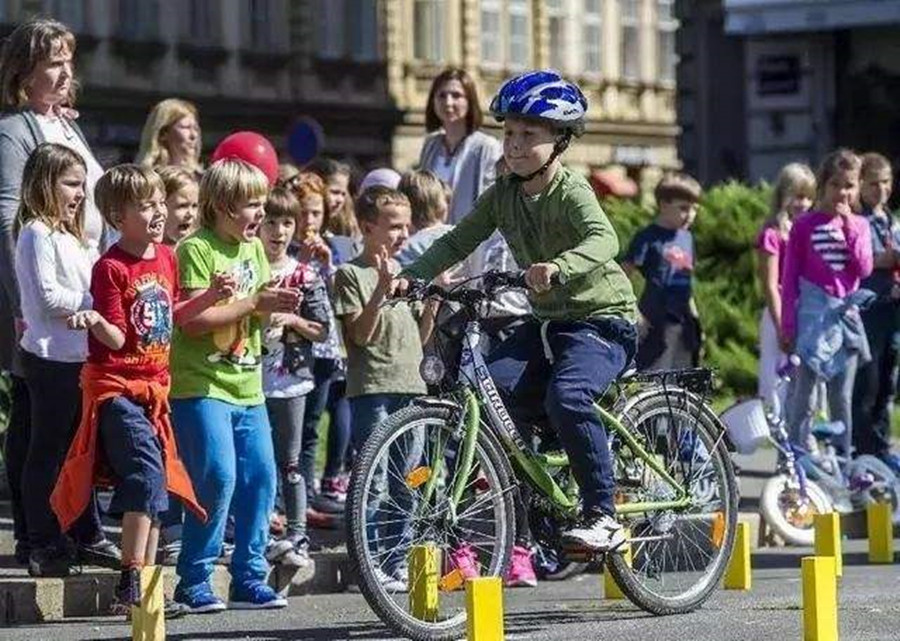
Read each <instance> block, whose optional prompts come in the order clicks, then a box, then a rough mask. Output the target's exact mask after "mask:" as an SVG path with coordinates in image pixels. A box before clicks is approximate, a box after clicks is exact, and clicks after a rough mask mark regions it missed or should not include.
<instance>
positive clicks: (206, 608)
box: [174, 583, 227, 614]
mask: <svg viewBox="0 0 900 641" xmlns="http://www.w3.org/2000/svg"><path fill="white" fill-rule="evenodd" d="M174 596H175V598H174V601H175V602H176V603H178V604H180V605H181V606H182V608H183V609H184V610H185V611H186V612H187V613H188V614H205V613H207V612H221V611H223V610H225V609H227V608H226V606H225V603H224V602H223V601H222V599H220V598H219V597H217V596H216V595H215V594H213V591H212V587H210V585H209V583H201V584H200V585H195V586H194V587H192V588H191V589H190V590H182V589H181V585H180V584H179V585H178V587H177V588H175V595H174Z"/></svg>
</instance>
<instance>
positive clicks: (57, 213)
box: [15, 143, 87, 242]
mask: <svg viewBox="0 0 900 641" xmlns="http://www.w3.org/2000/svg"><path fill="white" fill-rule="evenodd" d="M76 166H77V167H81V168H82V169H83V170H84V171H85V174H86V173H87V166H86V165H85V163H84V159H83V158H82V157H81V155H79V154H78V153H76V152H74V151H72V150H71V149H69V148H68V147H64V146H62V145H57V144H55V143H43V144H41V145H38V147H37V149H35V150H34V151H33V152H32V153H31V155H30V156H29V157H28V161H27V162H26V163H25V170H24V172H23V174H22V192H21V196H22V197H21V200H20V201H19V211H18V214H17V216H16V229H15V231H16V234H18V232H19V230H20V229H22V228H23V227H24V226H25V225H27V224H28V223H30V222H31V221H33V220H38V221H40V222H42V223H44V224H45V225H47V227H49V228H50V229H62V230H65V231H67V232H69V233H70V234H72V235H73V236H75V237H76V238H77V239H78V240H80V241H81V242H84V241H85V238H84V202H85V199H86V198H87V193H85V198H82V199H81V203H80V204H79V205H78V211H77V212H76V213H75V220H73V221H66V220H63V219H62V216H61V214H62V209H63V204H62V201H61V199H60V197H59V189H58V188H57V184H56V183H57V182H58V181H59V179H60V177H61V176H62V175H63V174H64V173H65V172H67V171H68V170H69V169H71V168H72V167H76Z"/></svg>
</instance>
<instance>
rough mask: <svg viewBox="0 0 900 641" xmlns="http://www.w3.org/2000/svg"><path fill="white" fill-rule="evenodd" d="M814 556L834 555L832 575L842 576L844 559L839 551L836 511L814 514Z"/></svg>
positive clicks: (839, 536)
mask: <svg viewBox="0 0 900 641" xmlns="http://www.w3.org/2000/svg"><path fill="white" fill-rule="evenodd" d="M814 525H815V528H816V546H815V550H816V556H833V557H834V575H835V576H836V577H838V578H840V577H842V576H844V559H843V553H842V552H841V517H840V515H839V514H838V513H837V512H830V513H828V514H816V516H815V522H814Z"/></svg>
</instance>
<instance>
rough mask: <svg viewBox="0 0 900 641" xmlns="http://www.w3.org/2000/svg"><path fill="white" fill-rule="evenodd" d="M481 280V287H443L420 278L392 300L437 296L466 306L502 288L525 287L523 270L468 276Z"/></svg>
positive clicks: (493, 295) (480, 301)
mask: <svg viewBox="0 0 900 641" xmlns="http://www.w3.org/2000/svg"><path fill="white" fill-rule="evenodd" d="M474 280H481V282H482V285H483V287H482V288H481V289H471V288H466V287H461V285H462V284H463V283H460V284H459V285H456V286H454V287H452V288H450V289H444V288H443V287H441V286H439V285H434V284H430V283H426V282H424V281H421V280H413V281H410V284H409V288H408V289H407V291H406V293H405V294H402V295H400V296H395V297H394V298H393V299H392V301H394V302H398V301H403V300H405V301H407V302H413V301H422V300H425V299H426V298H437V299H440V300H442V301H446V302H453V303H460V304H462V305H466V306H474V305H477V304H478V303H482V302H484V301H487V300H493V299H494V297H495V296H496V295H497V294H498V293H499V292H500V291H501V290H504V289H527V287H528V286H527V285H526V284H525V272H524V271H515V272H499V271H491V272H485V273H484V274H482V275H481V276H476V277H475V278H470V279H469V280H468V281H465V282H470V281H474Z"/></svg>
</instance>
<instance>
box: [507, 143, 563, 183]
mask: <svg viewBox="0 0 900 641" xmlns="http://www.w3.org/2000/svg"><path fill="white" fill-rule="evenodd" d="M571 141H572V132H571V131H566V132H565V133H564V134H562V135H560V136H559V137H558V138H557V139H556V142H555V143H554V144H553V153H551V154H550V157H549V158H548V159H547V162H545V163H544V164H543V165H541V166H540V168H539V169H537V170H535V171H533V172H531V173H530V174H528V175H527V176H520V175H519V174H517V173H513V174H512V180H514V181H515V182H519V183H527V182H528V181H529V180H532V179H533V178H536V177H537V176H542V175H543V174H544V173H545V172H546V171H547V170H548V169H549V168H550V165H552V164H553V161H554V160H556V159H557V158H559V156H560V154H561V153H562V152H564V151H565V150H566V148H567V147H568V146H569V143H570V142H571Z"/></svg>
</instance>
